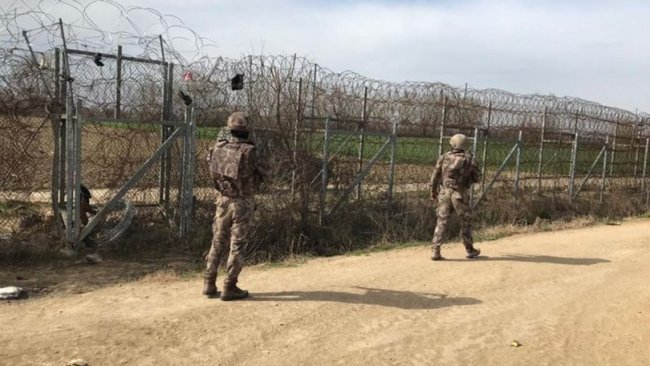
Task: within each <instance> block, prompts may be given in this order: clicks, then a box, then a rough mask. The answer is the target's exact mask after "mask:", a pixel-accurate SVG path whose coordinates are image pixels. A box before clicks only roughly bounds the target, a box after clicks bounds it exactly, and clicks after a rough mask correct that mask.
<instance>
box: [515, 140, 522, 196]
mask: <svg viewBox="0 0 650 366" xmlns="http://www.w3.org/2000/svg"><path fill="white" fill-rule="evenodd" d="M521 138H522V132H521V130H519V134H518V135H517V156H516V163H515V164H516V167H515V200H517V198H518V196H519V173H520V171H521V145H522V141H521Z"/></svg>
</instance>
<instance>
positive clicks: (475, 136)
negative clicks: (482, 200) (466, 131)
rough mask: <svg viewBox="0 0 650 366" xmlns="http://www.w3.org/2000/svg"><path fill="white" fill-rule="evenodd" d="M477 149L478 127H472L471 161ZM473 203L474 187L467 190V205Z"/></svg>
mask: <svg viewBox="0 0 650 366" xmlns="http://www.w3.org/2000/svg"><path fill="white" fill-rule="evenodd" d="M477 149H478V126H477V127H474V142H473V143H472V159H474V157H475V156H476V150H477ZM472 202H474V185H473V184H472V186H471V187H470V190H469V204H470V206H471V205H472Z"/></svg>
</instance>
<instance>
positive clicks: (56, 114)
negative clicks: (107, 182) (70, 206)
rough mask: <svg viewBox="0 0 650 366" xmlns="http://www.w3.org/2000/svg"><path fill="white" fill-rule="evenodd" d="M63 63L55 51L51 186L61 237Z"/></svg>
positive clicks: (55, 219)
mask: <svg viewBox="0 0 650 366" xmlns="http://www.w3.org/2000/svg"><path fill="white" fill-rule="evenodd" d="M60 62H61V53H60V51H59V49H58V48H56V49H55V50H54V96H53V100H52V104H54V105H56V106H57V108H56V109H55V110H54V111H50V118H51V119H52V138H53V139H54V152H53V155H52V176H51V180H52V184H51V197H50V199H51V200H52V215H53V216H54V222H55V225H54V227H55V229H56V233H57V235H61V229H62V228H61V220H60V219H59V218H60V217H61V214H60V212H59V203H60V202H62V201H61V200H59V190H60V189H61V186H60V182H61V176H62V175H63V173H62V172H61V161H60V159H61V138H60V134H61V110H60V109H59V108H58V106H59V105H60V104H59V102H60V100H61V86H60V84H59V74H61V69H60V66H59V63H60Z"/></svg>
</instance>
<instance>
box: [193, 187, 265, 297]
mask: <svg viewBox="0 0 650 366" xmlns="http://www.w3.org/2000/svg"><path fill="white" fill-rule="evenodd" d="M216 203H217V212H216V214H215V215H214V222H213V224H212V233H213V236H212V246H211V247H210V252H209V253H208V259H207V266H206V270H205V275H206V278H211V277H212V278H215V279H216V277H217V270H218V269H219V265H220V264H221V261H222V259H223V256H224V254H225V253H226V251H228V262H227V265H226V278H225V279H224V285H225V286H229V285H233V286H234V285H235V284H237V278H238V277H239V273H240V272H241V270H242V268H243V267H244V250H245V248H246V244H247V241H248V237H249V234H250V231H251V230H252V224H253V214H254V213H255V198H254V197H244V198H231V197H224V196H222V197H219V198H218V199H217V202H216Z"/></svg>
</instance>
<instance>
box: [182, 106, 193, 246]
mask: <svg viewBox="0 0 650 366" xmlns="http://www.w3.org/2000/svg"><path fill="white" fill-rule="evenodd" d="M185 124H186V125H185V131H184V132H185V133H184V136H183V158H182V162H183V166H182V168H181V171H182V177H181V195H180V196H181V200H180V208H181V209H180V225H179V226H180V228H179V229H180V230H179V237H181V238H187V237H188V236H189V235H190V233H191V230H192V203H193V189H194V161H195V154H194V140H195V138H196V137H195V128H194V127H195V126H194V108H193V106H192V105H189V106H187V107H185Z"/></svg>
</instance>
